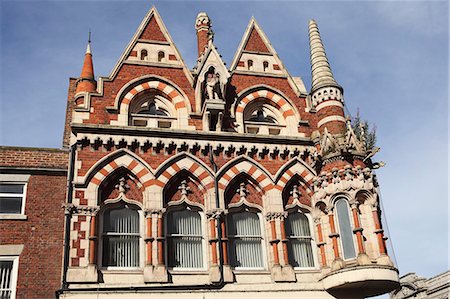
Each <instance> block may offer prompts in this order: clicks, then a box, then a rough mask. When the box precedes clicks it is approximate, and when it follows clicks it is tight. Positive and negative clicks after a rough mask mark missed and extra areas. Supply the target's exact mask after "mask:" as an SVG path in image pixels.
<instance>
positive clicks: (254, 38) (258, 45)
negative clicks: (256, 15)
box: [244, 28, 270, 53]
mask: <svg viewBox="0 0 450 299" xmlns="http://www.w3.org/2000/svg"><path fill="white" fill-rule="evenodd" d="M244 50H246V51H254V52H262V53H270V52H269V49H267V47H266V45H265V44H264V42H263V40H262V38H261V36H260V35H259V34H258V32H257V31H256V29H255V28H253V29H252V32H251V33H250V37H249V38H248V41H247V44H246V45H245V48H244Z"/></svg>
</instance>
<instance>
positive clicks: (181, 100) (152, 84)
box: [108, 75, 191, 128]
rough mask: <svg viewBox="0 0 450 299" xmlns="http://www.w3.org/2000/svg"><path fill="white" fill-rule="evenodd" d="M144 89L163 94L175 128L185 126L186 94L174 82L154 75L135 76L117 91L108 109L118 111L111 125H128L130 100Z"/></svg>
mask: <svg viewBox="0 0 450 299" xmlns="http://www.w3.org/2000/svg"><path fill="white" fill-rule="evenodd" d="M146 90H157V91H159V92H161V93H162V94H164V95H165V96H166V97H167V99H168V101H169V102H170V105H171V106H172V107H171V110H173V111H172V114H173V113H175V115H171V116H172V117H174V118H176V119H177V121H176V122H174V124H175V127H177V128H187V127H189V125H188V118H189V112H190V109H191V105H190V103H189V99H188V97H187V96H186V94H185V93H184V92H183V90H182V89H180V88H179V87H178V86H177V85H176V84H175V83H173V82H171V81H169V80H167V79H165V78H163V77H159V76H156V75H147V76H142V77H139V78H136V79H134V80H132V81H130V82H128V83H127V84H125V85H124V86H123V87H122V88H121V90H120V91H119V92H118V93H117V96H116V98H115V100H114V106H113V107H108V109H117V110H118V112H119V115H118V118H117V120H111V122H110V124H111V125H120V126H127V125H128V120H129V116H128V112H129V108H130V103H131V101H132V100H133V99H134V98H135V97H136V96H137V95H139V94H140V93H142V92H144V91H146Z"/></svg>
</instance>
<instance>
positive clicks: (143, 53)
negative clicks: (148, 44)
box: [141, 49, 148, 60]
mask: <svg viewBox="0 0 450 299" xmlns="http://www.w3.org/2000/svg"><path fill="white" fill-rule="evenodd" d="M147 57H148V52H147V50H145V49H144V50H141V60H147Z"/></svg>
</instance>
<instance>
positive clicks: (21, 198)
mask: <svg viewBox="0 0 450 299" xmlns="http://www.w3.org/2000/svg"><path fill="white" fill-rule="evenodd" d="M26 186H27V184H26V183H21V182H20V183H19V182H1V183H0V215H1V214H24V211H25V195H26Z"/></svg>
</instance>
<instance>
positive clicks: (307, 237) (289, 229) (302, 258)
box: [286, 212, 314, 268]
mask: <svg viewBox="0 0 450 299" xmlns="http://www.w3.org/2000/svg"><path fill="white" fill-rule="evenodd" d="M286 235H287V237H288V239H289V242H288V251H289V252H288V256H289V264H291V265H292V266H293V267H297V268H312V267H314V254H313V249H312V248H313V246H312V243H313V238H312V234H311V224H310V221H309V218H308V217H307V216H306V215H305V214H303V213H299V212H294V213H289V215H288V217H287V221H286Z"/></svg>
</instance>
